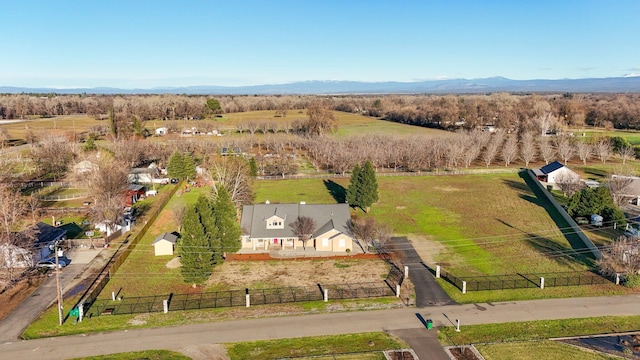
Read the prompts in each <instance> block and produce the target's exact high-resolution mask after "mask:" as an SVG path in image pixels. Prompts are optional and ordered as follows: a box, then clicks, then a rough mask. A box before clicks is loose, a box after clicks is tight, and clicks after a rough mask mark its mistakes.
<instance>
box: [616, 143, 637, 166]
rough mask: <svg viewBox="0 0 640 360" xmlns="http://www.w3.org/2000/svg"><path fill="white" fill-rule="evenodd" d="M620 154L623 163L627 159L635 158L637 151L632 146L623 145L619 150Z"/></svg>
mask: <svg viewBox="0 0 640 360" xmlns="http://www.w3.org/2000/svg"><path fill="white" fill-rule="evenodd" d="M618 155H620V159H622V164H623V165H624V164H626V163H627V160H633V159H634V158H635V151H633V147H631V146H623V147H621V148H620V149H619V150H618Z"/></svg>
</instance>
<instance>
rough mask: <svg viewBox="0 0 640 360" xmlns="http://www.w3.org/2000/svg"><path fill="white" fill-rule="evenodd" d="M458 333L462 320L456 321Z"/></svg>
mask: <svg viewBox="0 0 640 360" xmlns="http://www.w3.org/2000/svg"><path fill="white" fill-rule="evenodd" d="M456 331H457V332H460V319H456Z"/></svg>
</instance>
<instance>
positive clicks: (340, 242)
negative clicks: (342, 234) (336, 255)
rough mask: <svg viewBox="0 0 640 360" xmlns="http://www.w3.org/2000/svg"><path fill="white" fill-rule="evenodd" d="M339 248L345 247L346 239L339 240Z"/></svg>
mask: <svg viewBox="0 0 640 360" xmlns="http://www.w3.org/2000/svg"><path fill="white" fill-rule="evenodd" d="M338 247H341V248H343V247H345V241H344V239H339V240H338Z"/></svg>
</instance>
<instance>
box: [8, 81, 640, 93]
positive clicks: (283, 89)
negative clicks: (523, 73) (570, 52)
mask: <svg viewBox="0 0 640 360" xmlns="http://www.w3.org/2000/svg"><path fill="white" fill-rule="evenodd" d="M492 92H511V93H533V92H538V93H540V92H554V93H564V92H571V93H579V92H582V93H598V92H607V93H638V92H640V76H625V77H611V78H586V79H560V80H544V79H541V80H511V79H507V78H504V77H499V76H498V77H490V78H484V79H446V80H428V81H416V82H393V81H390V82H361V81H316V80H314V81H301V82H293V83H288V84H271V85H252V86H185V87H158V88H150V89H119V88H110V87H95V88H75V89H62V88H60V89H59V88H25V87H11V86H0V93H10V94H20V93H57V94H82V93H87V94H189V95H195V94H203V95H208V94H211V95H222V94H228V95H254V94H258V95H269V94H282V95H284V94H300V95H310V94H421V93H428V94H479V93H492Z"/></svg>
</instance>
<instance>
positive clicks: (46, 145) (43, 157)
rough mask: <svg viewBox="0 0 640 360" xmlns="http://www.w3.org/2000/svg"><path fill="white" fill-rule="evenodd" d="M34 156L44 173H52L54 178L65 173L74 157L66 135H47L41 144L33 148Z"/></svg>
mask: <svg viewBox="0 0 640 360" xmlns="http://www.w3.org/2000/svg"><path fill="white" fill-rule="evenodd" d="M31 154H32V158H33V160H34V162H35V163H36V165H37V166H38V168H39V169H40V170H41V171H43V172H44V173H50V174H51V175H53V178H54V179H59V178H60V177H61V176H63V175H64V173H65V171H66V169H67V165H68V164H69V162H70V161H71V159H72V158H73V153H72V151H71V147H70V144H69V143H68V142H67V140H66V139H65V138H64V137H57V136H54V135H51V134H48V135H45V136H44V138H43V139H42V141H41V142H40V146H38V147H34V148H33V149H32V150H31Z"/></svg>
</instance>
